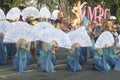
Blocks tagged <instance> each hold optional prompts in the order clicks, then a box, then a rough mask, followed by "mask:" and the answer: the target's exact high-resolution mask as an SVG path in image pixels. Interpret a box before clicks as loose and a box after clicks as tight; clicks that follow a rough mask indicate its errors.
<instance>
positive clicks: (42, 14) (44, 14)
mask: <svg viewBox="0 0 120 80" xmlns="http://www.w3.org/2000/svg"><path fill="white" fill-rule="evenodd" d="M40 17H42V18H50V17H51V13H50V11H49V9H47V8H46V7H43V8H41V9H40Z"/></svg>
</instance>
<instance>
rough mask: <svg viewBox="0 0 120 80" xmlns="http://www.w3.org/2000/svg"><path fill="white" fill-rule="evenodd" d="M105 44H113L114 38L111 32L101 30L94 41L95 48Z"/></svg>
mask: <svg viewBox="0 0 120 80" xmlns="http://www.w3.org/2000/svg"><path fill="white" fill-rule="evenodd" d="M105 44H108V45H109V46H112V45H113V44H114V38H113V35H112V33H111V32H109V31H105V32H103V33H102V34H101V35H100V36H99V38H98V39H97V41H96V44H95V48H103V47H104V45H105Z"/></svg>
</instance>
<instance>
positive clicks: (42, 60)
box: [0, 2, 120, 72]
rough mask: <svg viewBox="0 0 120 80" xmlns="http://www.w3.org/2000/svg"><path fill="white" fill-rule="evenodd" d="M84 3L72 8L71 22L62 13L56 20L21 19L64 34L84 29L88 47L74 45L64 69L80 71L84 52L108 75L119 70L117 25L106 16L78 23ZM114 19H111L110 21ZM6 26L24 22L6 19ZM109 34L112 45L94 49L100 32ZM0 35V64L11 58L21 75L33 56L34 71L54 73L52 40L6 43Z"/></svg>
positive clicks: (83, 63)
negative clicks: (45, 23) (88, 37)
mask: <svg viewBox="0 0 120 80" xmlns="http://www.w3.org/2000/svg"><path fill="white" fill-rule="evenodd" d="M86 4H87V3H86V2H84V3H83V4H81V5H80V2H77V4H74V5H73V9H72V11H71V12H72V14H73V17H72V18H71V19H68V18H65V16H64V13H62V12H59V13H58V19H56V20H53V19H46V18H39V19H35V18H34V15H32V14H29V15H28V16H27V18H26V20H25V22H26V23H29V24H30V25H33V26H34V25H36V24H37V23H39V22H46V21H47V22H48V23H50V24H52V25H54V27H56V28H58V29H61V30H62V31H64V32H66V33H68V32H70V31H73V30H76V29H78V28H80V27H83V26H85V28H86V31H87V32H88V35H89V36H90V38H91V41H92V46H91V47H82V46H81V45H80V44H78V43H75V44H73V45H72V46H71V49H66V51H67V53H66V54H67V68H68V70H70V71H73V72H78V71H80V70H81V69H82V65H85V64H86V63H87V58H88V52H89V54H90V55H91V58H92V59H93V60H94V68H95V69H96V70H98V71H103V72H108V71H110V70H111V69H114V70H117V71H120V56H119V55H120V46H118V45H117V43H118V42H119V39H118V36H119V34H120V25H117V24H116V22H115V20H116V19H115V17H114V16H110V17H109V18H108V19H106V20H104V19H101V20H99V21H94V20H93V21H92V22H88V25H86V24H85V23H84V21H83V20H80V17H79V14H80V11H82V10H81V9H82V8H83V7H84V6H85V5H86ZM113 17H114V18H113ZM7 21H9V22H10V23H12V22H15V21H24V20H23V19H22V16H20V18H19V20H7ZM104 31H109V32H111V33H112V34H113V36H114V40H115V43H114V45H112V46H109V45H108V44H105V45H104V48H99V49H95V43H96V41H97V39H98V38H99V36H100V35H101V33H103V32H104ZM3 39H4V34H3V33H0V64H1V65H3V64H6V63H7V58H12V63H13V69H16V70H17V71H18V72H23V71H24V70H25V69H26V68H27V66H29V65H30V64H31V59H32V57H35V59H36V60H37V62H36V63H37V64H38V69H39V70H40V71H43V72H55V69H54V66H55V64H56V51H57V50H58V49H59V46H58V43H57V42H56V41H54V40H53V41H51V42H50V43H45V42H42V41H34V42H27V41H26V40H25V39H20V40H18V42H17V43H10V44H6V43H3Z"/></svg>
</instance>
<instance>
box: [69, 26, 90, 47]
mask: <svg viewBox="0 0 120 80" xmlns="http://www.w3.org/2000/svg"><path fill="white" fill-rule="evenodd" d="M68 36H69V37H70V39H71V42H72V44H74V43H79V44H80V46H81V47H89V46H92V41H91V39H90V37H89V35H88V34H87V31H86V30H85V27H81V28H78V29H77V30H74V31H71V32H69V33H68Z"/></svg>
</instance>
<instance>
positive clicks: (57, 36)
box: [39, 28, 71, 48]
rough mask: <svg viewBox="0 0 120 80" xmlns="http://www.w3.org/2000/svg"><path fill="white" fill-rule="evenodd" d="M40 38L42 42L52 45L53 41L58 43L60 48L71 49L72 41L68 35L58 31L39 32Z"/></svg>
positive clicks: (48, 29) (45, 30)
mask: <svg viewBox="0 0 120 80" xmlns="http://www.w3.org/2000/svg"><path fill="white" fill-rule="evenodd" d="M39 38H40V40H41V41H43V42H46V43H50V42H51V41H53V40H54V41H56V42H57V43H58V46H59V47H64V48H70V46H71V41H70V39H69V37H68V35H67V34H66V33H65V32H63V31H61V30H58V29H50V28H47V29H43V30H41V31H40V32H39Z"/></svg>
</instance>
